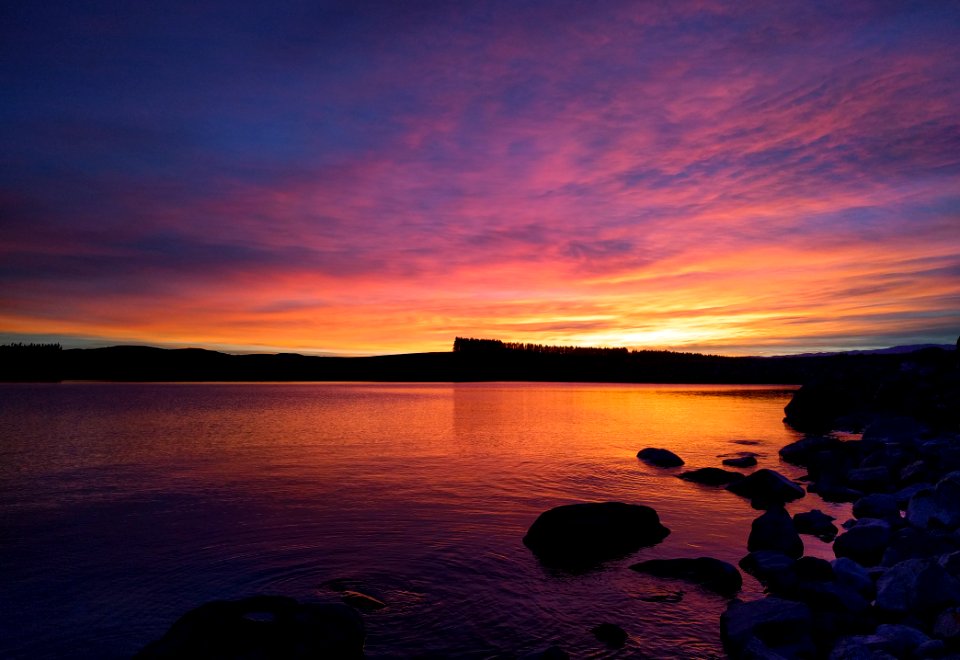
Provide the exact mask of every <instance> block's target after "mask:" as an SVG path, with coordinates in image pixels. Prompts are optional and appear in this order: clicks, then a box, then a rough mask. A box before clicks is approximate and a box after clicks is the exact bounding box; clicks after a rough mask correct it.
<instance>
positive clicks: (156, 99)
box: [0, 0, 960, 353]
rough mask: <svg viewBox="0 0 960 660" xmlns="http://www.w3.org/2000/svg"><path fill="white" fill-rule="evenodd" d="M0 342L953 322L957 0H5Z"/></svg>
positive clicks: (592, 340)
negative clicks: (151, 0) (161, 0)
mask: <svg viewBox="0 0 960 660" xmlns="http://www.w3.org/2000/svg"><path fill="white" fill-rule="evenodd" d="M0 80H2V88H3V90H4V94H3V102H2V103H0V113H2V117H0V118H2V121H0V147H2V149H0V340H4V339H5V340H11V339H15V340H23V339H26V340H30V339H50V338H54V339H57V340H61V341H63V342H64V343H66V344H68V345H79V344H84V343H89V342H105V343H118V342H142V343H153V344H165V345H199V346H209V347H220V348H227V349H234V350H299V351H304V352H312V351H333V352H342V353H351V352H357V353H384V352H406V351H417V350H448V349H449V347H450V344H451V342H452V340H453V337H454V336H456V335H465V336H486V337H498V338H501V339H505V340H515V341H538V342H546V343H562V344H590V345H616V346H630V347H669V348H676V349H683V350H704V351H710V352H720V353H744V352H746V353H786V352H797V351H810V350H829V349H836V348H851V347H856V348H870V347H879V346H886V345H891V344H896V343H917V342H951V343H952V342H954V341H956V338H957V335H958V333H960V84H958V82H957V81H960V4H957V3H945V2H929V3H907V2H869V3H867V2H842V3H838V2H827V3H813V2H795V3H791V2H776V3H770V2H764V3H749V2H738V3H719V2H718V3H713V2H689V3H684V2H669V3H650V2H639V3H619V2H599V3H584V2H558V1H550V2H521V1H517V0H513V1H510V2H470V3H467V2H435V3H434V2H396V1H391V2H346V3H339V4H338V3H317V2H276V3H263V2H256V3H254V2H230V3H226V2H223V3H219V2H164V3H139V2H120V1H116V2H75V1H71V2H57V1H53V0H44V1H42V2H36V1H29V2H28V1H19V0H14V1H12V2H7V3H4V5H3V7H2V9H0Z"/></svg>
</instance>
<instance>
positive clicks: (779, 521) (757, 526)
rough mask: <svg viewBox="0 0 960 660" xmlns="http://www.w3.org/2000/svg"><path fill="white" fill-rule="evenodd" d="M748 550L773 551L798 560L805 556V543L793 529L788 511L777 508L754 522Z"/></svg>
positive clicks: (751, 527)
mask: <svg viewBox="0 0 960 660" xmlns="http://www.w3.org/2000/svg"><path fill="white" fill-rule="evenodd" d="M747 550H749V551H750V552H753V551H755V550H773V551H774V552H782V553H783V554H785V555H787V556H788V557H793V558H794V559H796V558H799V557H800V556H802V555H803V541H802V540H801V539H800V535H799V534H797V530H796V529H794V527H793V519H792V518H790V514H789V513H787V511H786V509H783V508H781V507H777V508H772V509H769V510H768V511H767V512H766V513H764V514H763V515H762V516H760V517H759V518H757V519H756V520H754V521H753V524H752V525H751V526H750V537H749V538H748V539H747Z"/></svg>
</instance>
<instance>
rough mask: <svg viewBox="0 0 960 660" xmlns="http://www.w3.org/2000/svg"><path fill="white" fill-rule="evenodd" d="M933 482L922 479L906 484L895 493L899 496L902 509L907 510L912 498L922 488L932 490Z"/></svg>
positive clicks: (898, 504) (895, 495) (899, 505)
mask: <svg viewBox="0 0 960 660" xmlns="http://www.w3.org/2000/svg"><path fill="white" fill-rule="evenodd" d="M932 489H933V484H931V483H928V482H926V481H920V482H917V483H915V484H910V485H909V486H904V487H903V488H901V489H900V490H898V491H897V492H896V493H894V494H893V496H894V497H895V498H897V506H898V507H900V509H902V510H904V511H905V510H906V509H907V506H908V505H909V504H910V498H911V497H913V496H914V495H916V494H917V493H919V492H920V491H921V490H932Z"/></svg>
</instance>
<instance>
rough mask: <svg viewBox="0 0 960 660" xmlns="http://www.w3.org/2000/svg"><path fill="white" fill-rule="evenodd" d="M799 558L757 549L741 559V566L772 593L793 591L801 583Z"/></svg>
mask: <svg viewBox="0 0 960 660" xmlns="http://www.w3.org/2000/svg"><path fill="white" fill-rule="evenodd" d="M796 564H797V560H796V559H794V558H793V557H788V556H787V555H785V554H783V553H782V552H774V551H772V550H757V551H755V552H751V553H749V554H748V555H747V556H746V557H744V558H743V559H741V560H740V568H742V569H743V570H744V572H746V573H749V574H750V575H752V576H753V577H755V578H757V580H758V581H759V582H760V583H761V584H763V585H764V586H766V587H767V589H768V591H770V592H771V593H777V594H780V593H792V592H793V591H794V590H795V589H796V587H797V584H798V583H799V577H798V576H797V571H796Z"/></svg>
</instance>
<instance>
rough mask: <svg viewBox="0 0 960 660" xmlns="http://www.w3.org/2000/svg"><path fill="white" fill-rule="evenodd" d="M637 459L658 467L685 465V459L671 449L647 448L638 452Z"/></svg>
mask: <svg viewBox="0 0 960 660" xmlns="http://www.w3.org/2000/svg"><path fill="white" fill-rule="evenodd" d="M637 458H639V459H640V460H641V461H643V462H644V463H649V464H650V465H655V466H657V467H664V468H667V467H677V466H679V465H683V459H682V458H680V457H679V456H677V455H676V454H674V453H673V452H672V451H670V450H669V449H659V448H657V447H647V448H646V449H641V450H640V451H638V452H637Z"/></svg>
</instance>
